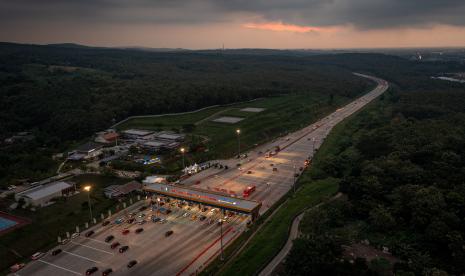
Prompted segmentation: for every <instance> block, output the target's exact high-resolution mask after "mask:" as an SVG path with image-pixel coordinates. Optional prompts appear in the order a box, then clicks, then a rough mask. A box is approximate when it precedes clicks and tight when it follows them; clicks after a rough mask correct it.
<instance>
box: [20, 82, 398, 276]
mask: <svg viewBox="0 0 465 276" xmlns="http://www.w3.org/2000/svg"><path fill="white" fill-rule="evenodd" d="M358 76H360V77H365V78H369V79H372V80H373V81H375V82H377V83H378V86H377V87H376V88H374V89H373V90H372V91H370V92H369V93H367V94H365V95H364V96H362V97H360V98H358V99H356V100H354V101H353V102H351V103H349V104H347V105H346V106H344V107H342V108H340V109H338V110H337V111H335V112H333V113H332V114H330V115H328V116H326V117H324V118H322V119H321V120H319V121H318V122H315V123H313V124H311V125H309V126H307V127H305V128H303V129H301V130H299V131H296V132H294V133H291V134H289V135H286V136H284V137H281V138H279V139H276V140H274V141H271V142H270V143H267V144H264V145H261V146H259V147H257V148H255V149H253V150H252V151H249V152H247V155H248V156H247V157H246V158H242V159H240V160H239V159H235V158H233V159H229V160H222V161H221V163H223V164H227V165H228V166H229V168H230V169H228V170H224V169H223V170H220V169H216V168H213V167H212V168H209V169H207V170H204V171H202V172H201V173H199V174H196V175H194V176H192V177H190V178H188V179H186V180H185V181H183V183H182V184H183V185H190V186H194V187H198V188H203V189H207V190H211V191H222V192H227V193H229V194H235V195H236V196H242V191H243V190H244V189H245V188H246V187H248V186H252V185H253V186H256V191H255V192H253V193H252V194H251V195H250V197H249V199H252V200H257V201H261V202H262V203H263V206H262V208H261V210H260V214H263V213H264V212H265V211H266V210H267V209H269V208H270V206H272V205H273V203H275V202H276V201H277V200H279V199H280V198H281V197H282V196H283V195H284V194H285V193H287V192H288V191H289V190H290V189H292V187H293V184H294V181H295V180H296V177H295V174H296V173H298V174H300V173H301V168H302V169H303V168H304V161H305V160H306V159H311V158H312V157H313V154H314V152H315V151H316V150H317V149H318V148H319V147H320V146H321V144H322V143H323V142H324V139H325V137H326V136H327V135H328V133H329V132H330V131H331V129H332V128H333V127H334V126H335V125H336V124H338V123H339V122H341V121H342V120H344V119H345V118H347V117H348V116H350V115H352V114H353V113H355V112H356V111H358V110H360V109H361V108H362V107H364V106H365V105H366V104H367V103H369V102H371V101H372V100H374V99H375V98H376V97H378V96H379V95H381V94H382V93H384V92H385V91H386V90H387V88H388V87H389V86H388V83H387V82H386V81H384V80H381V79H378V78H374V77H370V76H365V75H358ZM276 146H279V148H280V151H279V152H278V153H277V154H276V155H274V156H271V157H267V156H266V154H267V152H272V151H274V149H275V148H276ZM237 163H241V165H240V169H239V168H238V167H237ZM131 208H132V209H130V210H128V212H132V211H134V208H136V209H135V210H136V211H137V208H138V207H137V206H136V207H131ZM187 208H188V207H185V208H182V209H181V208H178V207H170V209H171V210H172V211H173V212H172V213H171V214H169V215H162V214H159V213H156V212H155V213H154V211H151V210H145V211H143V212H142V213H144V215H145V216H146V217H148V216H149V215H156V216H159V217H161V218H164V219H166V222H165V223H153V222H151V221H148V222H146V223H145V224H143V225H137V224H127V223H123V224H120V225H117V224H115V223H112V224H110V225H108V226H105V227H100V226H98V227H96V230H95V234H94V235H92V236H91V237H88V238H86V237H84V236H83V235H81V236H80V237H78V238H76V239H73V240H71V242H70V243H68V244H66V245H62V246H59V248H61V249H62V250H63V252H61V253H60V254H58V255H57V256H52V255H51V254H50V253H47V254H46V256H44V257H42V258H41V259H39V260H36V261H33V262H31V263H29V264H28V265H27V266H26V267H25V268H23V269H22V270H20V271H19V272H18V273H16V275H39V276H42V275H43V276H45V275H54V276H61V275H85V272H86V270H87V269H88V268H90V267H92V266H96V267H98V268H99V271H98V272H97V273H95V275H101V273H102V271H103V270H105V269H107V268H112V269H113V271H114V272H113V274H112V275H130V274H132V275H191V274H193V273H195V272H197V271H200V270H201V269H202V268H203V267H205V265H207V264H208V262H209V261H210V260H212V259H213V258H214V257H215V256H217V255H218V254H219V252H220V250H219V249H220V239H219V238H220V233H221V227H220V226H219V225H217V224H216V223H211V224H209V221H215V220H218V219H219V218H220V214H219V212H217V213H214V212H210V211H206V212H201V210H199V209H198V208H197V207H195V206H194V207H191V210H187ZM149 209H150V208H149ZM137 213H140V212H137ZM185 213H189V215H188V216H184V214H185ZM194 214H195V215H197V216H198V217H199V216H201V215H205V216H207V217H208V218H207V219H205V220H204V221H200V220H199V219H198V218H197V219H194V218H193V217H192V215H194ZM247 220H248V218H247V217H246V216H245V215H236V216H234V217H231V218H230V219H229V221H228V222H226V223H224V224H223V227H222V228H223V229H222V230H223V231H222V232H223V243H224V244H225V245H226V246H227V245H228V244H229V243H230V242H231V241H232V240H234V239H235V238H236V237H237V236H238V235H239V234H240V233H241V232H242V231H244V230H245V229H246V222H247ZM139 227H142V228H144V231H143V232H142V233H140V234H136V233H135V232H134V231H135V229H137V228H139ZM126 228H127V229H129V230H130V233H129V234H127V235H123V234H122V231H123V230H124V229H126ZM169 230H172V231H173V234H172V235H171V236H169V237H165V233H166V232H167V231H169ZM108 235H113V236H114V237H115V241H118V242H120V243H121V246H122V245H128V246H129V250H128V251H126V252H124V253H119V252H118V250H117V249H111V248H110V244H111V243H106V242H105V241H104V240H105V237H107V236H108ZM131 260H137V261H138V264H136V265H135V266H134V267H132V268H127V264H128V262H129V261H131Z"/></svg>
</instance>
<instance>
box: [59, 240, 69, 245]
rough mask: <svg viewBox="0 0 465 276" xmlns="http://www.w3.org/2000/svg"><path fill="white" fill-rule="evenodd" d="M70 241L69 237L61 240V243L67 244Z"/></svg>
mask: <svg viewBox="0 0 465 276" xmlns="http://www.w3.org/2000/svg"><path fill="white" fill-rule="evenodd" d="M68 242H69V240H68V239H64V240H62V241H61V244H67V243H68Z"/></svg>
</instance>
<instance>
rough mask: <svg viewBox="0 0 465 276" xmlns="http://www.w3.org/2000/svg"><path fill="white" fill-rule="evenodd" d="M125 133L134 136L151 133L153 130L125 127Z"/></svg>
mask: <svg viewBox="0 0 465 276" xmlns="http://www.w3.org/2000/svg"><path fill="white" fill-rule="evenodd" d="M123 133H124V134H126V135H135V136H146V135H149V134H152V133H153V131H150V130H143V129H127V130H124V131H123Z"/></svg>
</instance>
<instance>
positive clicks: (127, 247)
mask: <svg viewBox="0 0 465 276" xmlns="http://www.w3.org/2000/svg"><path fill="white" fill-rule="evenodd" d="M128 249H129V246H127V245H125V246H121V247H120V248H119V253H124V252H126V251H127V250H128Z"/></svg>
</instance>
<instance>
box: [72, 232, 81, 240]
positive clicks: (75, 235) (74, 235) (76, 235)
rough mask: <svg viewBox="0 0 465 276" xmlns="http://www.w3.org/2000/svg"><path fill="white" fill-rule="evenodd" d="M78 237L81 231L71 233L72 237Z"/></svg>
mask: <svg viewBox="0 0 465 276" xmlns="http://www.w3.org/2000/svg"><path fill="white" fill-rule="evenodd" d="M77 237H79V233H78V232H76V233H73V234H72V235H71V238H72V239H75V238H77Z"/></svg>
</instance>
